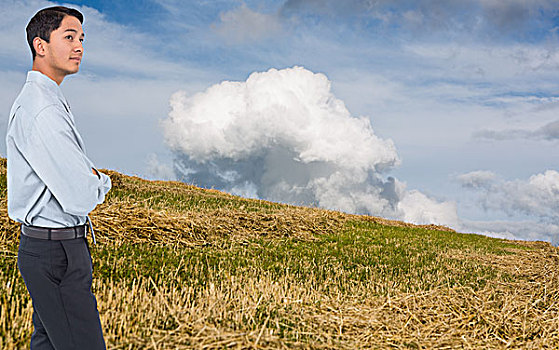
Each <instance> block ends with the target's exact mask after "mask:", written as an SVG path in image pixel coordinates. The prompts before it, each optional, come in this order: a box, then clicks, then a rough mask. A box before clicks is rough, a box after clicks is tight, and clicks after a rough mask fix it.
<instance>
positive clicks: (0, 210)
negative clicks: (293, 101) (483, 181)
mask: <svg viewBox="0 0 559 350" xmlns="http://www.w3.org/2000/svg"><path fill="white" fill-rule="evenodd" d="M0 169H2V171H3V174H2V173H0V175H5V168H4V167H2V168H0ZM107 172H108V173H109V174H110V176H111V178H112V179H113V185H114V188H113V191H114V193H121V194H123V195H116V194H115V195H111V196H109V198H108V199H107V201H106V202H105V203H104V204H102V205H100V206H98V208H97V209H96V210H95V211H94V212H93V213H92V220H93V223H94V224H95V227H96V231H97V237H98V241H99V244H98V246H97V248H96V249H94V252H93V255H94V259H98V257H97V254H98V252H99V251H101V250H103V249H113V250H114V251H116V252H117V253H116V254H119V253H118V252H119V250H118V247H120V246H122V245H124V244H129V243H131V242H132V243H134V244H138V245H140V246H142V247H144V246H145V247H150V246H172V247H177V249H179V248H180V247H182V248H180V249H184V247H191V248H190V249H199V248H200V247H204V246H207V245H219V242H222V241H224V240H227V241H228V242H232V243H231V244H237V245H243V244H244V245H250V244H252V243H251V242H252V241H253V240H254V239H257V238H258V239H262V238H264V239H269V240H272V241H273V240H279V241H281V240H283V239H295V240H298V241H303V242H310V243H312V242H314V241H316V240H317V237H319V236H320V235H323V234H335V233H337V232H339V231H340V230H342V228H343V227H344V225H345V224H346V223H347V222H348V221H352V220H353V221H355V220H357V221H359V220H364V221H373V222H376V223H379V224H383V225H394V226H403V227H409V228H411V227H412V225H409V224H405V223H401V222H395V221H388V220H384V219H380V218H371V217H359V216H355V215H348V214H343V213H339V212H334V211H326V210H319V209H313V208H304V207H295V206H284V205H277V204H274V203H268V202H263V201H257V200H248V199H238V198H235V197H233V196H230V195H227V194H224V193H221V192H218V191H212V190H201V189H198V188H195V187H193V186H189V185H186V184H182V183H178V182H162V181H146V180H141V179H139V178H135V177H128V176H125V175H122V174H119V173H116V172H113V171H107ZM188 198H190V199H195V201H194V202H192V203H193V204H192V203H191V204H188V203H187V202H188V200H187V199H188ZM216 203H217V204H216ZM0 216H1V218H0V220H1V221H0V222H1V226H0V254H1V257H2V260H0V261H1V263H2V269H1V270H0V300H1V302H2V303H1V306H0V335H2V338H1V339H0V348H2V349H19V348H25V347H26V346H27V342H28V341H29V337H30V332H31V330H32V325H31V312H32V308H31V302H30V300H29V298H28V296H27V294H26V291H25V287H24V285H23V282H22V280H21V277H19V274H18V272H17V268H16V265H15V262H16V251H17V240H18V233H17V232H18V226H17V224H16V223H14V222H12V221H10V220H8V219H7V213H6V198H5V194H4V197H3V198H2V201H1V203H0ZM425 228H429V229H436V230H448V229H446V228H442V227H430V226H428V227H425ZM410 232H411V231H410ZM512 243H513V242H511V248H507V249H508V252H507V254H490V253H484V252H481V251H476V250H459V249H456V250H447V251H444V252H441V254H440V259H446V258H449V257H451V258H452V259H454V260H456V261H468V262H471V263H473V264H475V266H479V268H480V269H481V268H490V269H492V270H494V271H496V276H497V277H495V278H493V279H491V280H489V281H487V282H486V283H485V284H483V285H480V286H477V287H476V285H471V284H466V285H458V286H451V285H444V284H440V285H438V286H436V287H433V288H429V289H426V290H420V291H416V292H404V291H401V290H399V289H397V288H389V287H387V286H379V285H378V284H379V283H380V282H379V281H374V280H369V281H364V282H363V283H360V284H355V285H352V286H346V285H343V284H342V287H344V288H345V289H344V288H341V287H340V288H339V289H336V288H333V289H328V290H326V287H324V286H311V283H309V282H308V281H301V280H300V279H297V278H296V276H295V275H293V274H289V273H287V274H285V275H284V276H283V277H281V278H280V279H278V278H276V277H274V276H272V274H271V273H269V272H267V271H262V270H258V269H250V268H247V269H245V270H244V271H245V273H243V274H234V273H230V272H228V271H215V274H214V275H210V276H208V279H207V281H205V283H204V284H202V285H197V286H196V285H193V284H192V283H190V282H189V280H187V277H184V275H183V274H181V273H180V272H181V270H182V269H185V268H186V267H185V266H184V264H183V263H182V260H181V263H179V264H178V266H177V267H176V271H174V272H172V273H171V274H172V275H173V276H168V275H166V276H159V277H156V276H154V277H151V276H148V277H146V276H143V275H141V274H131V276H132V277H130V278H128V279H116V278H112V277H106V278H100V277H97V278H96V279H95V281H94V290H95V294H96V296H97V299H98V303H99V310H100V315H101V320H102V324H103V328H104V333H105V336H106V340H107V344H108V348H109V349H225V348H232V349H282V348H283V349H288V348H289V349H291V348H296V349H310V348H312V349H385V348H396V349H403V348H406V349H407V348H411V349H431V348H437V349H487V348H493V349H531V348H532V349H543V348H548V349H549V348H559V334H558V332H559V279H558V273H557V271H558V268H559V256H558V254H557V250H556V248H554V247H552V246H550V245H549V244H546V243H542V242H530V243H528V242H516V243H515V246H512ZM124 258H125V257H122V256H116V257H115V261H116V262H115V264H116V265H117V268H119V269H130V270H135V269H141V268H142V266H139V265H128V266H125V265H123V264H124V261H126V260H125V259H124ZM103 263H105V262H100V261H97V264H98V265H100V266H103ZM456 266H458V265H449V266H448V270H447V273H448V274H452V273H453V269H455V268H456ZM193 268H194V269H195V268H196V267H193ZM161 269H162V271H163V269H164V266H162V267H161ZM181 276H182V277H181ZM503 276H507V277H506V278H505V277H503ZM171 277H172V278H171ZM442 277H443V276H441V278H442ZM162 281H165V282H162ZM379 288H384V290H385V292H384V293H375V292H373V291H375V290H378V289H379Z"/></svg>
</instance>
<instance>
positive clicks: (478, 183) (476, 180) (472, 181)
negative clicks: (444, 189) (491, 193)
mask: <svg viewBox="0 0 559 350" xmlns="http://www.w3.org/2000/svg"><path fill="white" fill-rule="evenodd" d="M496 177H497V174H495V173H494V172H492V171H487V170H477V171H472V172H469V173H467V174H462V175H459V176H457V179H458V181H459V182H460V183H461V184H462V186H464V187H466V188H474V189H478V188H487V187H489V186H490V185H491V184H492V183H493V180H495V178H496Z"/></svg>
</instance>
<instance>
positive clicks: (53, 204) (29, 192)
mask: <svg viewBox="0 0 559 350" xmlns="http://www.w3.org/2000/svg"><path fill="white" fill-rule="evenodd" d="M6 149H7V158H8V166H7V167H8V168H7V172H8V174H7V176H8V215H9V217H10V218H12V219H13V220H15V221H17V222H20V223H23V224H26V225H33V226H41V227H51V228H61V227H71V226H77V225H83V224H85V223H86V221H88V219H89V217H88V214H89V212H91V211H92V210H93V209H95V207H96V206H97V204H100V203H103V201H104V200H105V195H106V194H107V192H109V190H110V189H111V179H110V178H109V177H108V176H107V175H105V174H103V173H101V172H99V175H100V176H97V175H95V174H93V172H92V170H91V168H95V167H94V165H93V163H92V162H91V161H90V160H89V159H88V158H87V156H86V154H85V147H84V144H83V141H82V138H81V136H80V134H79V133H78V130H77V129H76V124H75V122H74V117H73V115H72V112H71V111H70V107H69V106H68V102H67V101H66V99H65V98H64V96H63V95H62V92H61V91H60V87H59V86H58V84H56V82H54V81H53V80H51V79H50V78H49V77H47V76H46V75H44V74H42V73H40V72H37V71H30V72H28V74H27V81H26V82H25V85H24V86H23V89H22V90H21V93H20V94H19V96H18V97H17V99H16V100H15V102H14V104H13V106H12V109H11V111H10V117H9V122H8V129H7V133H6ZM89 224H90V225H91V221H90V222H89Z"/></svg>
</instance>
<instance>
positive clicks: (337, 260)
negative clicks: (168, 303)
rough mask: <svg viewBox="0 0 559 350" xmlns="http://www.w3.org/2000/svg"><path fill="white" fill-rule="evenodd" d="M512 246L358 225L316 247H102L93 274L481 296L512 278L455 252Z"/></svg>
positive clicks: (286, 242) (268, 243) (298, 243)
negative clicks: (472, 291)
mask: <svg viewBox="0 0 559 350" xmlns="http://www.w3.org/2000/svg"><path fill="white" fill-rule="evenodd" d="M510 246H511V245H510V244H507V243H503V241H502V240H497V239H491V238H487V237H481V236H478V235H462V234H457V233H449V232H441V231H433V230H424V229H410V228H402V227H389V226H383V225H379V224H374V223H367V222H357V221H353V222H349V223H348V224H347V225H346V228H345V229H344V230H343V231H342V232H339V233H336V234H330V235H323V236H320V237H319V238H318V239H317V240H316V241H303V240H297V239H293V238H285V239H265V238H261V239H255V240H248V241H245V242H243V243H239V242H233V241H228V240H226V239H224V240H222V241H220V242H218V243H217V244H211V245H205V246H195V247H184V246H166V245H152V244H147V243H140V244H126V243H124V244H122V245H121V246H118V247H116V246H104V247H98V249H95V250H94V255H95V261H96V264H97V266H96V272H95V273H96V275H97V277H98V278H101V279H105V278H106V279H112V280H116V281H119V280H127V281H132V280H133V278H140V277H145V278H148V277H151V278H153V279H154V280H156V281H158V283H162V284H167V283H171V282H173V281H174V280H181V281H186V283H188V284H190V285H193V286H200V287H205V286H206V285H207V284H208V283H219V281H220V279H222V278H223V277H224V276H241V275H247V274H250V275H254V276H256V277H257V276H259V275H266V276H268V277H271V278H272V280H274V281H282V280H284V279H285V278H290V279H292V280H293V281H295V282H297V283H306V284H307V285H308V287H309V288H312V289H317V290H322V291H330V292H331V293H349V294H351V293H352V292H353V291H354V290H355V288H362V287H363V286H367V287H369V288H371V290H370V291H371V292H372V293H376V294H383V293H388V292H394V291H399V292H415V291H421V290H428V289H431V288H436V287H440V286H464V285H471V286H473V287H474V288H476V289H477V288H481V287H483V286H484V284H485V282H486V281H487V280H493V279H495V278H500V279H503V280H506V279H508V278H509V277H508V276H506V274H503V273H502V272H498V271H495V270H494V269H493V268H491V267H487V266H481V265H479V264H478V263H476V262H474V261H469V260H464V259H454V258H452V257H451V256H449V255H450V254H451V252H452V251H453V250H455V249H461V250H464V251H468V250H471V251H478V252H482V253H484V254H487V253H491V254H508V252H507V250H506V248H509V247H510ZM122 266H127V267H128V268H127V269H122V268H121V267H122ZM449 270H452V273H448V272H449ZM387 286H389V288H388V287H387Z"/></svg>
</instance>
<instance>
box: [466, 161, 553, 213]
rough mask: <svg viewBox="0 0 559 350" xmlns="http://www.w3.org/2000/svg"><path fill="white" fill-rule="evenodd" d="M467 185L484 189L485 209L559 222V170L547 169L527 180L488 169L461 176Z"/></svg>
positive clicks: (482, 195)
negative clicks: (496, 173)
mask: <svg viewBox="0 0 559 350" xmlns="http://www.w3.org/2000/svg"><path fill="white" fill-rule="evenodd" d="M459 179H460V180H461V182H462V184H463V186H464V187H466V188H469V189H473V190H477V191H481V192H480V195H479V197H478V200H479V202H480V203H481V204H482V205H483V207H484V208H485V209H486V210H492V211H499V212H503V213H505V214H507V215H510V216H511V217H522V216H528V217H532V218H538V220H539V222H540V223H549V222H559V172H557V171H556V170H546V171H545V172H543V173H540V174H535V175H532V176H530V178H529V179H528V180H518V179H517V180H508V181H507V180H503V179H498V178H496V176H495V174H493V173H490V172H486V171H476V172H472V173H469V174H464V175H461V176H459Z"/></svg>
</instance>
